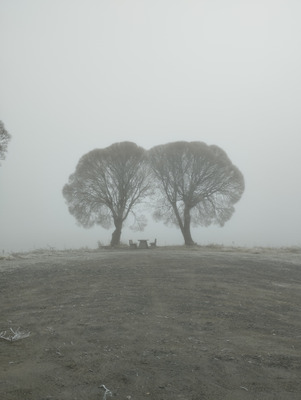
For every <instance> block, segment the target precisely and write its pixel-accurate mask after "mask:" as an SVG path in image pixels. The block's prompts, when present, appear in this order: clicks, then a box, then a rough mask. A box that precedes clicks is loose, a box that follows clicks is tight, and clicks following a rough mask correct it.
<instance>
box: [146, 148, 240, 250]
mask: <svg viewBox="0 0 301 400" xmlns="http://www.w3.org/2000/svg"><path fill="white" fill-rule="evenodd" d="M148 155H149V162H150V166H151V168H152V170H153V173H154V177H155V178H156V181H157V207H156V211H155V212H154V218H155V219H156V220H163V221H164V222H165V223H166V224H174V225H176V226H178V227H179V228H180V229H181V232H182V234H183V237H184V240H185V244H186V245H189V246H190V245H193V244H194V242H193V240H192V236H191V225H193V226H198V225H203V226H208V225H210V224H213V223H216V224H219V225H221V226H223V225H224V223H225V222H226V221H227V220H229V219H230V218H231V216H232V214H233V212H234V207H233V205H234V204H235V203H236V202H237V201H238V200H239V199H240V197H241V195H242V193H243V191H244V178H243V175H242V174H241V172H240V171H239V170H238V168H237V167H235V166H234V165H233V164H232V162H231V161H230V159H229V158H228V156H227V154H226V153H225V152H224V151H223V150H222V149H220V148H219V147H218V146H214V145H212V146H208V145H207V144H205V143H203V142H190V143H188V142H174V143H168V144H165V145H161V146H156V147H154V148H152V149H151V150H149V152H148Z"/></svg>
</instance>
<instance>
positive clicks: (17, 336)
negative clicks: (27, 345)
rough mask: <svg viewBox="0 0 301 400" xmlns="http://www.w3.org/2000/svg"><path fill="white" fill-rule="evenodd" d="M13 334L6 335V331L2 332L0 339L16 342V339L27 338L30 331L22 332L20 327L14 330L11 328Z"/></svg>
mask: <svg viewBox="0 0 301 400" xmlns="http://www.w3.org/2000/svg"><path fill="white" fill-rule="evenodd" d="M10 330H11V332H12V335H7V336H6V331H3V332H0V339H4V340H7V341H8V342H15V341H16V340H20V339H25V338H27V337H28V336H29V335H30V332H21V331H20V328H18V329H17V330H16V331H14V330H13V329H12V328H10Z"/></svg>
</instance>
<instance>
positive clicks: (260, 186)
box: [0, 0, 301, 252]
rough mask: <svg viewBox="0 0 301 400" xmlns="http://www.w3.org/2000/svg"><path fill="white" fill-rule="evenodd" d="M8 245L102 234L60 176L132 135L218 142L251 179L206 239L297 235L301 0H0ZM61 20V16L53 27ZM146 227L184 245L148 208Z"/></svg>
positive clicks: (104, 237)
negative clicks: (74, 211) (83, 220)
mask: <svg viewBox="0 0 301 400" xmlns="http://www.w3.org/2000/svg"><path fill="white" fill-rule="evenodd" d="M0 12H1V28H0V30H1V35H0V43H1V49H2V62H1V65H0V79H1V94H0V110H1V113H0V120H1V121H3V123H4V124H5V127H6V129H7V131H8V132H9V133H10V134H11V135H12V140H11V141H10V143H9V145H8V151H7V154H6V159H5V160H4V161H1V166H0V187H1V200H0V221H1V224H0V250H1V251H5V252H11V251H27V250H34V249H37V248H47V247H53V248H57V249H69V248H80V247H86V246H87V247H90V248H97V245H98V241H100V242H101V243H103V244H104V245H107V244H108V243H109V242H110V238H111V234H112V229H109V230H105V229H103V228H101V227H93V228H90V229H84V228H82V227H79V226H77V224H76V221H75V219H74V217H72V216H71V215H70V214H69V212H68V208H67V206H66V204H65V200H64V198H63V196H62V188H63V186H64V185H65V184H66V183H67V181H68V178H69V176H70V174H72V173H73V172H74V170H75V167H76V165H77V163H78V161H79V159H80V158H81V157H82V156H83V155H84V154H86V153H88V152H89V151H91V150H93V149H96V148H105V147H108V146H110V145H111V144H112V143H116V142H123V141H131V142H134V143H137V145H139V146H141V147H143V148H144V149H146V150H149V149H150V148H152V147H154V146H156V145H158V144H164V143H170V142H175V141H182V140H184V141H188V142H192V141H201V142H205V143H206V144H208V145H212V144H214V145H217V146H219V147H220V148H222V149H223V150H224V151H225V152H226V153H227V155H228V156H229V158H230V160H231V161H232V163H233V164H234V165H236V166H237V167H238V168H239V170H240V171H241V172H242V174H243V176H244V179H245V185H246V186H245V192H244V194H243V196H242V198H241V200H240V201H239V202H238V203H237V204H235V212H234V214H233V216H232V217H231V219H230V220H229V221H228V222H226V224H225V226H224V227H216V226H210V227H198V228H192V236H193V239H194V240H195V242H196V243H197V244H199V245H207V244H211V243H215V244H221V245H235V246H246V247H254V246H262V247H264V246H269V247H287V246H301V218H300V209H299V208H300V204H301V186H300V171H301V159H300V154H299V153H300V148H301V146H300V145H301V139H300V129H301V122H300V116H299V105H300V104H301V90H300V89H301V74H300V71H301V55H300V51H299V47H300V41H301V27H300V24H299V21H300V17H301V3H300V4H299V3H297V2H295V1H293V0H288V1H286V2H282V1H277V2H272V1H271V0H264V1H262V2H249V3H247V4H246V3H245V2H240V1H238V2H237V1H229V2H227V4H225V3H224V2H222V1H220V0H219V1H217V2H215V3H214V4H213V3H212V2H210V1H209V0H207V1H203V2H195V1H191V2H183V1H176V2H172V1H169V0H168V1H166V2H156V1H154V2H151V3H149V2H146V1H141V2H137V1H135V0H130V1H128V2H126V3H122V2H120V1H118V0H113V1H110V2H98V1H94V0H89V1H87V2H82V1H79V0H74V1H72V2H71V1H70V0H67V1H65V2H62V3H58V2H53V1H50V0H46V1H43V2H40V1H38V0H25V1H23V2H17V3H16V2H11V1H9V0H4V1H2V2H1V4H0ZM54 28H55V29H54ZM148 221H149V222H148V225H147V227H146V228H145V230H144V231H143V232H133V231H131V230H129V228H128V227H126V226H125V227H124V228H123V230H122V236H121V241H122V242H123V243H126V244H127V243H128V241H129V240H130V239H132V240H134V241H137V239H139V238H146V239H149V240H151V241H153V240H154V239H155V238H157V241H158V245H159V246H160V245H161V246H165V245H181V244H183V237H182V235H181V232H180V230H178V229H176V228H170V227H166V226H165V225H164V224H163V223H156V222H154V221H153V220H152V218H151V216H150V215H149V216H148Z"/></svg>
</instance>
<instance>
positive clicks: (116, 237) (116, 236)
mask: <svg viewBox="0 0 301 400" xmlns="http://www.w3.org/2000/svg"><path fill="white" fill-rule="evenodd" d="M114 225H115V231H114V232H113V233H112V239H111V246H118V245H119V244H120V237H121V229H122V219H120V218H115V219H114Z"/></svg>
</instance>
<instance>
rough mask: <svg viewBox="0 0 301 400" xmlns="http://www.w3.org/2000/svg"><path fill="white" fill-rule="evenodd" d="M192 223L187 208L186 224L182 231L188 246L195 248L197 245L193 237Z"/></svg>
mask: <svg viewBox="0 0 301 400" xmlns="http://www.w3.org/2000/svg"><path fill="white" fill-rule="evenodd" d="M190 222H191V217H190V210H189V209H186V208H185V210H184V224H183V227H182V228H181V231H182V234H183V237H184V241H185V245H186V246H193V245H194V244H195V243H194V241H193V240H192V237H191V232H190Z"/></svg>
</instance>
